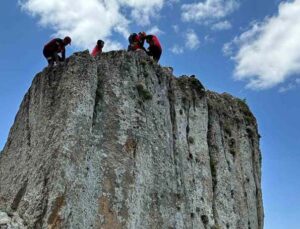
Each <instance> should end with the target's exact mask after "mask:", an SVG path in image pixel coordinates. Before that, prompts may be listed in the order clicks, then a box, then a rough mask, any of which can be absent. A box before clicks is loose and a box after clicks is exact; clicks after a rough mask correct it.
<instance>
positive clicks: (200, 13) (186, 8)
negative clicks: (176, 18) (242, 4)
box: [181, 0, 239, 24]
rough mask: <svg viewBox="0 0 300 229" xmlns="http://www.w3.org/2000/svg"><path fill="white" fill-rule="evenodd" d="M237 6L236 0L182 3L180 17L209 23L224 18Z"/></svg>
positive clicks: (185, 19)
mask: <svg viewBox="0 0 300 229" xmlns="http://www.w3.org/2000/svg"><path fill="white" fill-rule="evenodd" d="M238 7H239V2H238V0H205V1H200V2H198V3H191V4H183V5H182V7H181V10H182V14H181V17H182V19H183V20H184V21H187V22H190V21H194V22H198V23H204V24H208V23H209V24H210V23H212V22H215V21H217V20H220V19H222V18H225V17H226V16H228V15H229V14H231V13H232V12H233V11H235V10H236V9H238Z"/></svg>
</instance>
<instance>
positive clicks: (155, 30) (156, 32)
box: [147, 26, 164, 35]
mask: <svg viewBox="0 0 300 229" xmlns="http://www.w3.org/2000/svg"><path fill="white" fill-rule="evenodd" d="M147 34H154V35H161V34H164V32H163V31H162V30H160V28H158V27H157V26H153V27H152V28H150V29H149V30H147Z"/></svg>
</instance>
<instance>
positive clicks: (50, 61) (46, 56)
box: [43, 49, 54, 66]
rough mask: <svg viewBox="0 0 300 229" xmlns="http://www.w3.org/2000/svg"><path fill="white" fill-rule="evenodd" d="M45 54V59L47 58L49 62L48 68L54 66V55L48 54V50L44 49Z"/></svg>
mask: <svg viewBox="0 0 300 229" xmlns="http://www.w3.org/2000/svg"><path fill="white" fill-rule="evenodd" d="M43 54H44V57H45V58H46V60H47V62H48V66H53V64H54V59H53V56H52V53H50V52H48V51H47V50H45V49H44V50H43Z"/></svg>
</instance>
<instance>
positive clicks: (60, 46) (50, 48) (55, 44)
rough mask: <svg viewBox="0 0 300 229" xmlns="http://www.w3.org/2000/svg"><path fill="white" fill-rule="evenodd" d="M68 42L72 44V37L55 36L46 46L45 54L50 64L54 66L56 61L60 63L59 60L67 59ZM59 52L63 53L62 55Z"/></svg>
mask: <svg viewBox="0 0 300 229" xmlns="http://www.w3.org/2000/svg"><path fill="white" fill-rule="evenodd" d="M68 44H71V38H70V37H68V36H67V37H65V38H64V39H60V38H54V39H53V40H51V41H50V42H49V43H48V44H46V45H45V46H44V49H43V54H44V56H45V58H46V59H47V61H48V64H49V66H53V65H54V63H59V61H64V60H65V58H66V49H65V47H66V46H67V45H68ZM58 53H61V56H59V55H58Z"/></svg>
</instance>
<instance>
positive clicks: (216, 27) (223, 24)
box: [211, 21, 232, 31]
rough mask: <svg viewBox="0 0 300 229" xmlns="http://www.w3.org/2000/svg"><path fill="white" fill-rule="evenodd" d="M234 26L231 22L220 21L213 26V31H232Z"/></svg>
mask: <svg viewBox="0 0 300 229" xmlns="http://www.w3.org/2000/svg"><path fill="white" fill-rule="evenodd" d="M231 27H232V25H231V23H230V22H229V21H220V22H218V23H215V24H214V25H212V27H211V29H212V30H215V31H220V30H228V29H231Z"/></svg>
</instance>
